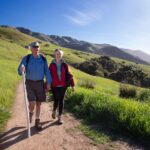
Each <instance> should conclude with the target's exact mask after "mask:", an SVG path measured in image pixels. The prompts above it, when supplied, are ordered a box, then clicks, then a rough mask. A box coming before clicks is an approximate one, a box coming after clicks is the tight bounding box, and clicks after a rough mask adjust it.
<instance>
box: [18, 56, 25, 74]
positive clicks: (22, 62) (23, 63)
mask: <svg viewBox="0 0 150 150" xmlns="http://www.w3.org/2000/svg"><path fill="white" fill-rule="evenodd" d="M22 65H24V66H26V56H25V57H24V58H23V59H22V61H21V63H20V64H19V66H18V74H19V75H22V71H24V72H25V68H24V70H22V69H23V68H22Z"/></svg>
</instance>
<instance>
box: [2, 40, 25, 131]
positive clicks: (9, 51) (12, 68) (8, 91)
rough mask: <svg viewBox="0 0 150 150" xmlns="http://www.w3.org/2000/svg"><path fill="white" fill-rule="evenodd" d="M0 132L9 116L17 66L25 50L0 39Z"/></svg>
mask: <svg viewBox="0 0 150 150" xmlns="http://www.w3.org/2000/svg"><path fill="white" fill-rule="evenodd" d="M0 49H1V51H0V85H1V86H0V133H1V132H2V131H3V128H4V125H5V123H6V121H7V119H8V118H9V116H10V114H9V110H10V108H11V106H12V103H13V100H14V96H15V89H16V84H17V82H18V80H19V76H18V74H17V67H18V64H19V61H20V58H21V57H22V56H23V54H25V53H26V50H25V49H23V48H22V47H20V46H19V45H17V44H13V43H9V42H7V41H5V40H0Z"/></svg>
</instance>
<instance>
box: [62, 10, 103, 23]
mask: <svg viewBox="0 0 150 150" xmlns="http://www.w3.org/2000/svg"><path fill="white" fill-rule="evenodd" d="M70 10H71V12H70V14H67V15H64V17H65V18H67V19H68V20H69V21H71V22H73V23H75V24H77V25H80V26H86V25H88V24H91V23H93V22H96V21H98V20H100V19H102V16H103V15H102V13H101V12H100V11H95V10H84V11H81V10H77V9H70Z"/></svg>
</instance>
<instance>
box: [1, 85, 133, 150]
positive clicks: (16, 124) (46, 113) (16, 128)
mask: <svg viewBox="0 0 150 150" xmlns="http://www.w3.org/2000/svg"><path fill="white" fill-rule="evenodd" d="M34 119H35V118H33V123H32V124H31V137H30V138H27V128H26V114H25V104H24V95H23V85H22V83H20V84H19V85H18V87H17V90H16V100H15V103H14V106H13V108H12V117H11V119H10V120H9V121H8V123H7V127H6V130H5V132H4V135H3V136H2V137H1V139H0V145H1V146H0V149H6V150H105V149H108V147H107V146H108V145H102V144H99V145H96V146H95V145H94V144H92V143H93V142H92V141H91V140H90V139H89V138H87V137H86V136H84V135H83V133H82V132H81V131H80V130H79V129H77V128H76V127H77V126H78V125H79V124H80V122H79V121H78V120H76V119H75V118H73V117H72V116H71V115H69V114H66V115H64V124H63V125H58V124H57V123H56V120H53V119H52V118H51V107H50V104H48V103H44V104H43V105H42V110H41V122H42V125H43V130H42V131H41V132H37V131H36V130H35V128H34ZM115 149H122V150H126V149H130V148H129V147H128V148H127V146H122V144H119V146H118V148H117V147H116V148H115Z"/></svg>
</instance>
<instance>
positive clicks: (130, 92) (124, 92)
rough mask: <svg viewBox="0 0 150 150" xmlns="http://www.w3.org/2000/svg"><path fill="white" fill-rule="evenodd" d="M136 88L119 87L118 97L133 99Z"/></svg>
mask: <svg viewBox="0 0 150 150" xmlns="http://www.w3.org/2000/svg"><path fill="white" fill-rule="evenodd" d="M136 93H137V91H136V88H134V87H131V86H127V85H123V84H121V85H120V94H119V96H120V97H123V98H135V97H136Z"/></svg>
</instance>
